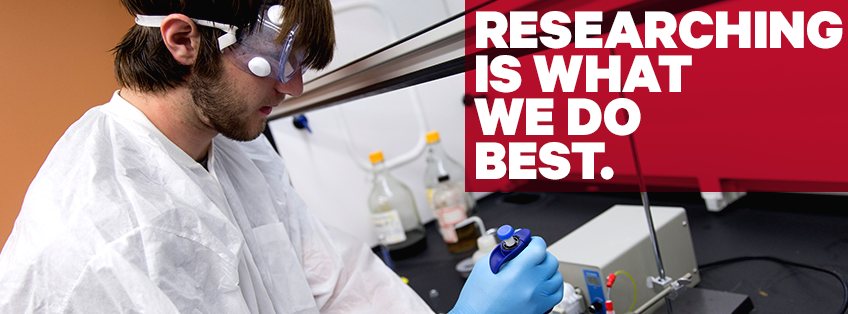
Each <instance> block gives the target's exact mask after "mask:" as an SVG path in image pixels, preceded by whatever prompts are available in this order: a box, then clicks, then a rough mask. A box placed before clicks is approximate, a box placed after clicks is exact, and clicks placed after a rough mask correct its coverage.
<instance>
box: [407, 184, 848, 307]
mask: <svg viewBox="0 0 848 314" xmlns="http://www.w3.org/2000/svg"><path fill="white" fill-rule="evenodd" d="M648 195H649V198H650V202H651V205H652V206H653V205H658V206H679V207H683V208H685V209H686V213H687V215H688V219H689V222H690V225H691V228H690V230H691V234H692V241H693V244H694V248H695V255H696V258H697V261H698V264H699V265H703V264H706V263H710V262H714V261H718V260H723V259H728V258H733V257H739V256H753V255H764V256H773V257H777V258H781V259H784V260H789V261H793V262H797V263H801V264H807V265H812V266H817V267H822V268H825V269H829V270H833V271H836V272H838V273H840V274H842V275H843V276H845V275H848V197H845V196H831V195H810V194H790V193H749V194H748V195H746V196H745V197H743V198H742V199H740V200H738V201H737V202H736V203H734V204H732V205H731V206H730V207H728V208H727V209H725V210H724V211H722V212H720V213H713V212H708V211H707V209H706V207H705V205H704V202H703V199H702V198H701V196H700V194H698V193H649V194H648ZM616 204H630V205H640V204H641V199H640V196H639V194H638V193H495V194H492V195H489V196H487V197H485V198H483V199H480V200H479V201H478V212H479V215H480V217H481V218H482V219H483V221H484V222H485V224H486V227H487V228H497V227H499V226H501V225H504V224H510V225H512V226H514V227H516V228H528V229H530V230H531V231H532V233H533V235H538V236H541V237H542V238H544V239H545V241H546V242H547V243H548V245H550V244H552V243H554V242H556V241H557V240H558V239H560V238H562V237H564V236H565V235H567V234H568V233H570V232H571V231H573V230H575V229H577V228H578V227H580V226H581V225H583V224H584V223H586V222H588V221H589V220H591V219H592V218H594V217H595V216H597V215H599V214H600V213H602V212H603V211H605V210H606V209H608V208H610V207H612V206H613V205H616ZM426 229H427V249H426V250H425V251H424V252H422V253H420V254H418V255H416V256H413V257H410V258H407V259H404V260H396V261H394V265H395V271H396V272H397V273H398V275H400V276H404V277H406V278H408V279H409V286H410V287H412V289H413V290H415V291H416V292H417V293H418V294H419V295H420V296H421V297H422V298H423V299H424V300H425V301H427V302H428V304H430V306H431V307H433V308H434V309H435V310H436V312H437V313H438V312H447V311H448V310H450V309H451V308H452V307H453V304H454V303H455V302H456V300H457V298H458V297H459V292H460V290H461V289H462V286H463V284H464V282H465V278H463V277H462V276H461V275H460V274H459V273H458V272H457V271H456V270H455V266H456V264H457V263H458V262H459V261H461V260H462V259H464V258H467V257H470V256H471V254H472V253H473V252H466V253H463V254H451V253H449V252H448V250H447V247H446V246H445V244H444V243H443V242H442V239H441V237H440V235H439V233H438V230H437V228H436V225H435V222H430V223H428V224H427V225H426ZM609 232H615V230H609ZM622 236H625V235H622ZM598 249H599V250H602V249H603V248H598ZM590 253H591V252H574V254H590ZM662 255H663V258H664V259H667V258H669V259H670V258H673V256H674V253H673V252H662ZM638 281H639V280H638V279H637V282H638ZM698 288H703V289H711V290H718V291H728V292H734V293H737V294H744V295H747V296H749V297H750V299H751V301H752V302H753V305H754V311H753V313H836V311H837V309H839V306H840V305H841V302H842V300H843V298H844V297H845V296H844V295H843V290H842V287H841V285H840V283H839V282H838V281H837V280H836V279H835V278H833V277H831V276H828V275H826V274H823V273H819V272H815V271H811V270H807V269H803V268H798V267H791V266H786V265H783V264H778V263H773V262H768V261H745V262H738V263H732V264H727V265H724V266H718V267H712V268H710V269H706V270H703V271H702V272H701V283H700V284H699V285H698ZM432 289H436V291H437V292H438V297H436V298H431V297H430V294H431V290H432Z"/></svg>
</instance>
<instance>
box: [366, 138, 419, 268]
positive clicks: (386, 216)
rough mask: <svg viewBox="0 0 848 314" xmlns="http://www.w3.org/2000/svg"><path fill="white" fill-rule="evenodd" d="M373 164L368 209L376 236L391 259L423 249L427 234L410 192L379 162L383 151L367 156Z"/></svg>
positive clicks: (416, 252) (403, 256) (381, 160)
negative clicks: (387, 250)
mask: <svg viewBox="0 0 848 314" xmlns="http://www.w3.org/2000/svg"><path fill="white" fill-rule="evenodd" d="M369 157H370V159H371V164H372V165H373V166H374V187H373V188H372V189H371V195H370V196H369V197H368V208H369V209H370V210H371V219H372V221H373V223H374V230H375V231H376V233H377V236H378V237H382V238H383V239H384V240H383V241H385V244H386V246H387V247H388V249H389V254H390V256H391V257H392V259H404V258H407V257H410V256H414V255H416V254H418V253H420V252H421V251H423V250H424V249H426V248H427V237H426V233H425V232H424V226H422V225H421V218H420V217H419V216H418V209H417V208H416V206H415V200H414V199H413V198H412V192H411V191H410V190H409V188H408V187H407V186H406V185H404V184H403V183H401V182H400V181H398V180H397V179H395V178H394V177H393V176H392V175H391V174H390V173H389V170H388V169H387V168H386V166H385V163H384V162H383V152H381V151H376V152H373V153H371V154H370V155H369Z"/></svg>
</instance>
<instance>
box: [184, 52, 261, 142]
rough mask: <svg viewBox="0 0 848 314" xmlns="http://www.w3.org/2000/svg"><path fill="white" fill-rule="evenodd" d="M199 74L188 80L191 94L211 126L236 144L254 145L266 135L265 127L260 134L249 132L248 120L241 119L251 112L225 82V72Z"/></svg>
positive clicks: (256, 131) (232, 87)
mask: <svg viewBox="0 0 848 314" xmlns="http://www.w3.org/2000/svg"><path fill="white" fill-rule="evenodd" d="M204 72H205V71H197V72H195V73H194V75H192V77H191V79H189V92H190V93H191V98H192V100H193V101H194V105H195V107H196V108H197V109H198V110H199V111H200V114H201V115H202V116H204V117H206V118H207V119H209V124H210V125H211V126H212V127H213V128H214V129H215V130H216V131H218V133H221V134H222V135H224V136H226V137H228V138H230V139H233V140H236V141H242V142H244V141H251V140H254V139H256V138H257V137H259V135H260V134H262V132H263V131H265V124H262V125H261V126H260V127H259V129H258V130H250V129H249V128H250V125H249V120H248V117H242V116H241V115H243V114H244V113H246V112H245V111H244V110H245V109H246V108H249V106H247V105H246V104H244V103H243V101H242V100H240V99H239V97H238V96H237V95H235V90H236V89H235V87H234V86H233V85H232V84H231V83H228V82H226V81H224V78H223V69H222V67H220V66H219V67H218V69H213V70H212V71H209V72H211V73H204Z"/></svg>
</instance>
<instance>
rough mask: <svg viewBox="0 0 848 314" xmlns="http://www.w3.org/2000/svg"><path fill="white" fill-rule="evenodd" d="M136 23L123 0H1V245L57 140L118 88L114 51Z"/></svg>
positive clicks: (107, 99)
mask: <svg viewBox="0 0 848 314" xmlns="http://www.w3.org/2000/svg"><path fill="white" fill-rule="evenodd" d="M132 24H133V18H132V16H131V15H130V14H129V13H128V12H127V11H126V10H125V9H124V8H123V7H122V6H121V4H120V1H118V0H88V1H83V2H79V1H56V0H54V1H19V0H0V108H2V111H0V243H5V242H6V238H7V237H8V236H9V233H10V232H11V231H12V225H13V224H14V222H15V218H16V217H17V216H18V212H19V211H20V208H21V202H22V201H23V198H24V194H25V193H26V189H27V187H28V186H29V183H30V182H31V181H32V179H33V177H35V173H36V172H37V171H38V168H39V167H40V166H41V163H42V162H44V159H45V158H46V157H47V153H48V152H50V149H51V148H52V147H53V144H54V143H55V142H56V140H58V139H59V137H60V136H62V133H63V132H64V131H65V129H66V128H67V127H68V126H69V125H71V123H73V122H74V121H76V120H77V119H78V118H79V117H80V116H82V114H83V113H84V112H85V111H86V110H87V109H88V108H91V107H93V106H96V105H100V104H103V103H105V102H107V101H109V98H110V97H111V96H112V92H113V91H114V90H116V89H117V87H118V85H117V83H115V79H114V76H113V74H112V54H111V53H110V52H109V50H110V49H112V47H113V46H114V45H115V44H117V43H118V41H119V40H120V39H121V36H123V34H124V33H125V32H126V30H127V29H129V27H130V26H132Z"/></svg>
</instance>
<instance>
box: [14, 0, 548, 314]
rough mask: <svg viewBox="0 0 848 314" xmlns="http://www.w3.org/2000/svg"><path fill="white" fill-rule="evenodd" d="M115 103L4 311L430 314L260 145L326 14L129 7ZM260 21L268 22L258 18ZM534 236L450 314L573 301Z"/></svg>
mask: <svg viewBox="0 0 848 314" xmlns="http://www.w3.org/2000/svg"><path fill="white" fill-rule="evenodd" d="M124 5H125V6H126V7H127V9H128V10H129V11H130V13H131V14H133V15H134V16H135V17H136V23H137V25H136V26H134V27H133V28H132V29H130V30H129V32H128V33H127V35H126V36H125V37H124V39H123V41H122V42H121V43H120V44H119V45H118V46H117V47H116V48H115V72H116V76H117V79H118V81H119V83H120V84H121V86H122V88H121V89H120V90H119V91H117V92H115V94H114V95H113V96H112V100H111V101H109V102H108V103H107V104H105V105H103V106H98V107H95V108H92V109H91V110H89V111H88V112H87V113H86V114H85V115H84V116H83V117H82V118H80V120H78V121H77V122H76V123H74V124H73V125H72V126H71V127H70V128H69V129H68V130H67V131H66V133H65V134H64V135H63V136H62V138H61V139H60V140H59V141H58V142H57V143H56V145H55V146H54V148H53V150H52V151H51V153H50V155H49V156H48V157H47V160H46V161H45V162H44V165H43V166H42V168H41V169H40V170H39V173H38V174H37V175H36V178H35V179H34V180H33V182H32V184H31V185H30V188H29V190H28V191H27V195H26V197H25V199H24V204H23V207H22V209H21V213H20V215H19V216H18V220H17V221H16V223H15V227H14V229H13V231H12V234H11V235H10V237H9V239H8V241H7V242H6V245H5V247H4V249H3V251H2V255H0V312H2V313H125V312H131V313H319V312H320V313H431V311H430V309H429V308H427V306H426V304H425V303H424V302H423V301H422V300H421V299H420V298H419V297H418V296H417V295H416V294H415V293H414V292H413V291H412V290H411V289H410V288H409V287H407V286H406V285H404V284H403V283H402V282H401V281H400V280H399V279H398V278H397V276H396V275H395V274H394V273H392V272H391V271H390V270H389V269H388V268H386V267H385V266H384V265H383V264H382V263H381V262H380V261H379V259H377V258H376V257H375V256H374V255H373V254H372V253H371V252H370V250H369V249H368V247H367V246H366V245H364V243H362V242H360V241H355V240H352V239H351V238H350V237H349V236H345V235H344V234H342V233H341V232H340V231H338V230H335V229H333V228H331V227H326V226H324V225H323V224H322V223H321V222H320V221H318V220H317V219H316V218H315V216H313V215H312V214H311V213H310V212H309V211H308V209H307V207H306V205H305V204H304V203H303V201H302V200H301V199H300V198H299V197H298V196H297V194H296V193H295V192H294V190H293V188H292V186H291V185H290V183H289V178H288V174H287V172H286V169H285V167H284V166H283V163H282V160H281V158H280V157H279V155H277V154H275V153H274V151H273V149H272V148H271V146H270V143H269V142H268V141H267V139H265V137H264V136H261V133H262V131H263V130H264V126H265V120H266V117H267V115H268V114H269V113H270V111H271V109H272V108H273V107H275V106H277V105H278V104H280V102H282V101H283V99H284V98H285V97H286V96H287V95H288V96H298V95H300V93H301V92H302V90H303V83H302V70H303V69H305V68H315V69H319V68H322V67H324V66H326V65H327V64H328V63H329V61H330V59H331V58H332V51H333V46H334V39H333V36H334V35H333V24H332V11H331V8H330V4H329V2H328V0H297V1H295V0H289V1H286V2H285V3H284V4H283V5H284V6H280V5H276V6H271V5H269V4H262V3H256V2H254V1H247V0H234V1H232V2H225V1H209V0H205V1H204V0H194V1H192V0H184V1H172V2H167V1H162V2H156V1H153V0H125V1H124ZM258 16H261V17H262V18H261V19H258V18H257V17H258ZM556 269H557V262H556V259H555V258H553V256H552V255H550V253H547V252H546V251H545V243H544V240H542V239H541V238H534V240H533V241H531V242H530V244H529V246H528V247H527V249H525V251H524V252H523V253H521V254H520V255H519V256H518V257H516V258H515V259H514V260H512V261H511V262H510V263H509V264H508V265H507V266H506V267H504V268H503V270H502V271H501V272H499V273H498V275H495V274H492V272H491V271H490V270H488V265H487V264H486V263H485V261H484V262H481V263H478V265H476V266H475V269H474V271H473V272H472V274H471V276H470V278H469V280H468V282H467V283H466V286H465V288H464V289H463V292H462V294H461V295H460V298H459V301H458V302H457V305H456V306H455V308H454V309H453V311H452V313H456V314H463V313H534V314H535V313H542V312H545V311H546V310H547V309H550V308H551V307H553V305H554V304H556V303H557V302H558V301H559V300H560V299H561V297H562V277H561V275H560V274H559V272H558V271H557V270H556Z"/></svg>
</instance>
